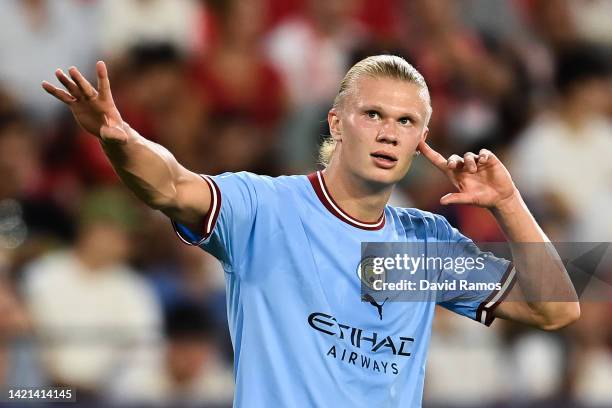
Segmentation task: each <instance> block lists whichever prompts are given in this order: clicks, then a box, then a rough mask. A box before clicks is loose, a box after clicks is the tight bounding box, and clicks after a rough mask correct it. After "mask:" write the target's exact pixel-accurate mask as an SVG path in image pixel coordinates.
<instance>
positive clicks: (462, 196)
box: [440, 193, 474, 205]
mask: <svg viewBox="0 0 612 408" xmlns="http://www.w3.org/2000/svg"><path fill="white" fill-rule="evenodd" d="M473 201H474V200H472V197H471V196H470V195H469V194H466V193H448V194H446V195H444V196H443V197H442V198H441V199H440V204H442V205H449V204H472V203H473Z"/></svg>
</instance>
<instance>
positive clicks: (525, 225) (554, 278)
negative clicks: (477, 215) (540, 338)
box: [491, 191, 578, 326]
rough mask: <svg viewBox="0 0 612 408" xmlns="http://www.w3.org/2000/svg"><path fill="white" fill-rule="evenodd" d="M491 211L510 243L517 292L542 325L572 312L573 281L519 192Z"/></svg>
mask: <svg viewBox="0 0 612 408" xmlns="http://www.w3.org/2000/svg"><path fill="white" fill-rule="evenodd" d="M491 211H492V213H493V215H494V216H495V218H496V219H497V222H498V223H499V225H500V227H501V228H502V230H503V232H504V234H505V236H506V238H507V239H508V242H509V244H510V248H511V251H512V257H513V262H514V265H515V268H516V270H517V276H518V284H519V286H520V292H521V293H522V296H523V297H524V300H525V301H526V303H527V305H528V306H529V308H530V309H531V311H532V312H533V315H534V316H535V318H536V319H537V320H538V322H539V323H540V324H541V326H555V324H554V322H556V321H560V320H563V319H564V318H565V317H566V316H567V315H568V314H572V315H573V313H574V312H575V309H577V308H578V305H577V301H578V297H577V295H576V292H575V290H574V287H573V285H572V282H571V280H570V279H569V276H568V274H567V271H566V270H565V267H564V266H563V263H562V262H561V259H560V257H559V255H558V254H557V252H556V250H555V248H554V246H553V245H552V243H551V242H550V240H549V239H548V237H547V236H546V234H545V233H544V232H543V231H542V229H541V228H540V226H539V225H538V223H537V222H536V220H535V219H534V218H533V216H532V215H531V213H530V211H529V209H528V208H527V206H526V205H525V202H524V201H523V199H522V198H521V195H520V194H519V192H518V191H515V194H513V195H512V197H510V198H508V199H507V200H505V201H504V202H502V203H500V204H499V205H498V206H496V207H495V208H493V209H492V210H491Z"/></svg>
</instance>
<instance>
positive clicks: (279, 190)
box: [173, 172, 515, 407]
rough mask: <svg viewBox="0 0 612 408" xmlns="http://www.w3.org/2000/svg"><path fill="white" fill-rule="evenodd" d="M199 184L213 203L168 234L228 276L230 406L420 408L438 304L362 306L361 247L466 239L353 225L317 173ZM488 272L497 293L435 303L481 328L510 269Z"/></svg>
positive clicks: (502, 266)
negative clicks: (194, 226) (193, 222)
mask: <svg viewBox="0 0 612 408" xmlns="http://www.w3.org/2000/svg"><path fill="white" fill-rule="evenodd" d="M202 177H203V178H204V180H206V182H207V184H208V186H209V188H210V191H211V195H212V202H211V208H210V210H209V212H208V214H207V216H206V218H205V220H204V222H203V225H202V230H201V231H191V230H189V229H188V228H186V227H185V226H183V225H181V224H178V223H175V222H173V225H174V228H175V230H176V232H177V234H178V235H179V237H180V238H181V239H182V240H183V241H184V242H186V243H188V244H191V245H197V246H199V247H201V248H202V249H204V250H206V251H208V252H209V253H211V254H212V255H214V256H215V257H216V258H218V259H219V261H221V263H222V265H223V269H224V270H225V277H226V290H227V305H228V320H229V328H230V335H231V339H232V343H233V347H234V376H235V380H236V391H235V396H234V406H236V407H246V406H248V407H271V406H279V407H280V406H282V407H315V406H316V407H338V406H340V407H343V406H351V407H366V406H368V407H371V406H375V407H420V406H421V399H422V394H423V382H424V374H425V362H426V357H427V350H428V344H429V339H430V334H431V326H432V319H433V316H434V309H435V306H436V303H435V302H386V303H382V304H381V303H376V302H367V301H366V302H364V301H362V298H361V281H360V278H359V275H358V269H359V264H360V257H361V243H362V242H459V241H469V240H468V239H467V238H466V237H464V236H463V235H461V234H460V233H459V232H458V231H457V230H456V229H455V228H453V227H451V226H450V224H449V223H448V222H447V221H446V220H445V219H444V218H443V217H441V216H439V215H435V214H432V213H429V212H425V211H420V210H416V209H404V208H396V207H392V206H386V208H385V210H384V213H383V214H382V215H381V217H380V219H379V220H378V221H377V222H373V223H367V222H362V221H359V220H356V219H354V218H353V217H351V216H349V215H348V214H346V213H345V212H343V211H342V209H341V208H340V207H339V206H338V205H337V204H336V203H335V202H334V200H333V198H332V197H331V196H330V194H329V192H328V189H327V188H326V185H325V180H324V178H323V174H322V173H321V172H316V173H313V174H310V175H308V176H305V175H300V176H282V177H276V178H272V177H268V176H259V175H255V174H252V173H247V172H240V173H224V174H221V175H218V176H213V177H209V176H202ZM486 269H487V272H488V273H489V274H494V275H495V276H497V279H498V282H499V283H500V284H501V285H500V286H501V288H500V289H499V290H493V291H491V292H488V293H482V292H480V293H467V292H466V293H465V294H464V296H463V297H461V298H460V299H457V301H456V302H444V304H442V306H444V307H446V308H448V309H450V310H452V311H454V312H456V313H459V314H461V315H463V316H466V317H469V318H471V319H474V320H477V321H480V322H481V323H483V324H486V325H490V324H491V322H492V321H493V318H494V317H493V310H494V308H495V307H496V306H497V305H498V304H499V303H500V302H501V301H502V300H503V297H504V296H505V295H506V294H507V293H508V292H509V290H510V288H511V287H512V284H513V283H514V280H515V271H514V269H513V267H512V264H511V263H510V262H508V261H506V260H503V259H499V258H495V257H490V258H488V261H487V263H486Z"/></svg>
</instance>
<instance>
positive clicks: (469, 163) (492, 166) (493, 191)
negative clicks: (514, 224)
mask: <svg viewBox="0 0 612 408" xmlns="http://www.w3.org/2000/svg"><path fill="white" fill-rule="evenodd" d="M418 148H419V150H420V151H421V153H423V156H425V157H426V158H427V160H429V161H430V162H431V163H432V164H433V165H434V166H436V167H437V168H438V169H439V170H440V171H442V172H443V173H444V174H446V176H447V177H448V179H449V180H450V181H451V183H453V185H454V186H455V188H456V189H457V190H458V192H455V193H448V194H446V195H445V196H443V197H442V198H441V199H440V204H443V205H447V204H472V205H477V206H479V207H486V208H495V207H498V206H500V205H502V204H503V203H504V202H506V201H510V200H511V199H512V198H513V197H515V196H516V195H518V190H517V189H516V186H515V185H514V183H513V182H512V178H511V177H510V173H509V172H508V170H507V169H506V167H505V166H504V165H503V164H502V162H501V161H500V160H499V159H498V158H497V156H495V155H494V154H493V153H492V152H490V151H489V150H486V149H481V150H480V152H478V154H475V153H472V152H468V153H465V154H464V155H463V157H461V156H459V155H456V154H453V155H452V156H450V157H449V158H448V159H445V158H444V157H443V156H442V155H441V154H440V153H438V152H437V151H435V150H434V149H432V148H431V147H429V145H428V144H427V143H425V142H424V141H421V143H420V144H419V146H418Z"/></svg>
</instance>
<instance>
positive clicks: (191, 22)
mask: <svg viewBox="0 0 612 408" xmlns="http://www.w3.org/2000/svg"><path fill="white" fill-rule="evenodd" d="M201 3H202V2H198V1H196V0H171V1H170V0H104V1H102V10H101V27H100V29H101V30H100V32H101V46H102V51H103V52H104V54H105V55H107V56H110V57H115V58H117V57H118V58H121V57H122V56H124V55H126V54H127V52H128V51H129V50H130V49H131V48H132V47H134V46H138V45H143V44H144V45H146V44H150V43H154V44H156V43H160V42H167V43H170V44H172V46H173V47H175V48H176V49H178V50H180V51H181V52H184V53H189V52H192V51H193V49H194V47H195V46H196V45H197V42H196V41H197V37H196V33H197V32H198V30H199V29H200V28H199V27H198V24H199V23H200V21H201V20H200V19H199V17H200V16H199V13H200V12H202V11H203V10H201V9H200V5H201ZM202 21H203V20H202Z"/></svg>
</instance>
